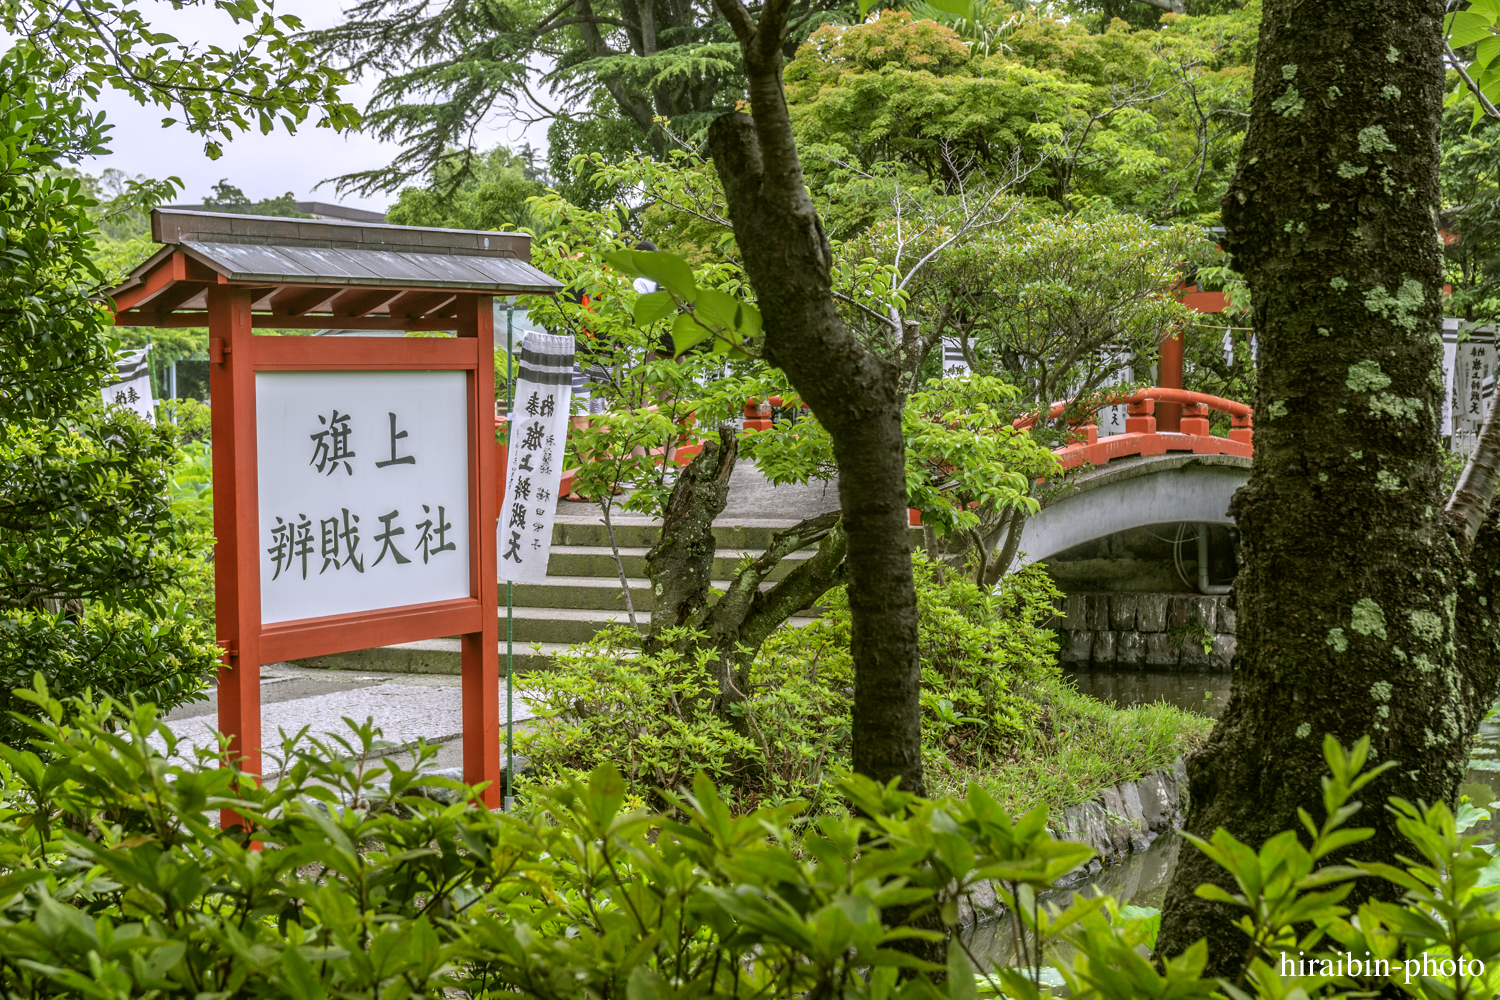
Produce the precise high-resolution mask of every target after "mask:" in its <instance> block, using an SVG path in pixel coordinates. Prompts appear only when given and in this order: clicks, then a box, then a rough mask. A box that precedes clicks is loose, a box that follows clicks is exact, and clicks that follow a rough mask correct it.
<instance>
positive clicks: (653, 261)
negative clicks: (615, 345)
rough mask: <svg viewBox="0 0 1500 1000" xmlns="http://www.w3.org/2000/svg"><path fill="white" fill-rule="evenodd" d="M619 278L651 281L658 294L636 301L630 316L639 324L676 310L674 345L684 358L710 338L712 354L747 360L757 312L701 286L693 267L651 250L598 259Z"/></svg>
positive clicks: (756, 333)
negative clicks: (621, 275) (620, 276)
mask: <svg viewBox="0 0 1500 1000" xmlns="http://www.w3.org/2000/svg"><path fill="white" fill-rule="evenodd" d="M601 256H602V257H603V258H604V260H605V262H606V263H608V264H609V266H610V267H613V268H614V269H615V270H616V271H619V272H620V273H621V274H625V275H629V276H631V277H638V278H649V279H650V280H652V281H654V282H656V284H657V286H658V287H657V290H656V291H654V292H649V293H647V294H645V295H642V296H641V297H640V298H639V299H637V300H636V303H635V307H634V310H633V312H632V315H633V316H634V318H635V321H636V324H637V325H639V326H649V325H650V324H652V323H655V322H657V321H658V320H662V319H665V318H666V317H667V316H668V315H669V314H671V312H672V310H673V309H674V308H675V309H676V310H677V311H678V312H677V319H676V320H675V321H674V322H673V324H672V346H673V350H674V352H675V353H677V354H682V353H683V352H684V351H687V350H689V349H691V348H693V347H695V346H697V345H698V344H700V343H702V342H703V341H705V340H708V339H710V338H712V339H713V347H712V351H711V353H714V354H727V355H729V357H731V358H748V357H750V356H751V352H752V351H754V350H755V342H756V340H757V339H758V338H759V336H760V310H759V309H756V308H755V306H753V305H751V304H750V303H749V302H742V301H740V300H739V299H737V298H735V297H734V296H733V295H730V294H729V293H728V292H725V291H722V290H720V289H717V288H700V287H699V286H698V283H697V281H696V280H695V279H694V278H693V269H692V268H691V267H689V266H688V264H687V261H685V260H683V259H682V258H681V257H678V256H677V255H676V254H670V253H662V252H660V251H652V250H617V251H614V252H612V253H606V254H602V255H601Z"/></svg>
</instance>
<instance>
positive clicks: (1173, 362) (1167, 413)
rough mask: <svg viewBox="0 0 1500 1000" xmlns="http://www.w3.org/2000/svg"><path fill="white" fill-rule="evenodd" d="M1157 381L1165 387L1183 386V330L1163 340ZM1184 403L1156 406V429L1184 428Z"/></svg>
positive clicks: (1174, 429) (1176, 387)
mask: <svg viewBox="0 0 1500 1000" xmlns="http://www.w3.org/2000/svg"><path fill="white" fill-rule="evenodd" d="M1156 381H1157V382H1158V383H1160V387H1161V388H1163V389H1181V388H1182V332H1181V331H1180V330H1179V331H1177V332H1176V333H1173V334H1172V335H1171V336H1169V337H1167V338H1166V339H1165V340H1163V341H1162V342H1161V362H1160V364H1158V365H1157V371H1156ZM1181 419H1182V404H1181V403H1169V402H1165V401H1163V402H1160V403H1158V404H1157V406H1156V429H1157V430H1159V431H1171V432H1177V431H1180V430H1181V429H1182V426H1181Z"/></svg>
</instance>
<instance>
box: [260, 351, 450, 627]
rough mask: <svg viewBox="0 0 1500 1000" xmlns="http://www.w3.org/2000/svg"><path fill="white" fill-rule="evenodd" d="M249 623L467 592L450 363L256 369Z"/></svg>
mask: <svg viewBox="0 0 1500 1000" xmlns="http://www.w3.org/2000/svg"><path fill="white" fill-rule="evenodd" d="M255 405H256V453H257V454H256V460H257V464H258V466H259V477H258V481H259V502H260V537H261V542H260V566H261V573H260V588H261V598H260V600H261V620H262V621H263V622H266V623H271V622H284V621H295V620H300V619H304V618H320V617H323V616H325V615H336V614H347V613H349V612H355V611H372V610H377V609H380V608H394V607H404V606H408V605H412V604H425V603H428V602H430V601H441V600H448V599H451V598H458V597H468V596H470V593H469V456H468V426H467V423H466V419H465V414H466V405H467V382H466V376H465V374H464V373H463V372H459V371H455V372H429V371H374V372H349V371H337V372H258V373H257V374H256V376H255Z"/></svg>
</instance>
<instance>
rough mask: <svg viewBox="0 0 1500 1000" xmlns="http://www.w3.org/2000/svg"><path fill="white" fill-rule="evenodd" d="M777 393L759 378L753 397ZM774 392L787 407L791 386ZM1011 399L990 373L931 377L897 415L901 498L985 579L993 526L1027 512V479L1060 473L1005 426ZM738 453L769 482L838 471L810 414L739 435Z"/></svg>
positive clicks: (1008, 388)
mask: <svg viewBox="0 0 1500 1000" xmlns="http://www.w3.org/2000/svg"><path fill="white" fill-rule="evenodd" d="M776 391H777V390H776V388H775V386H774V385H763V386H761V387H759V388H758V389H757V391H756V394H757V395H760V396H761V397H762V398H765V397H766V396H769V395H771V394H773V392H776ZM782 391H785V392H786V395H784V396H783V397H782V399H783V401H784V402H786V403H787V405H788V406H795V405H796V402H797V400H796V397H795V396H793V395H792V394H791V392H790V390H782ZM1019 396H1020V390H1018V389H1017V388H1016V387H1015V386H1013V385H1010V384H1009V383H1007V382H1004V381H1002V380H1001V379H998V378H993V377H989V376H983V375H973V376H965V377H957V378H944V379H934V380H932V381H930V382H928V383H927V385H926V387H925V388H924V389H923V390H922V391H920V392H917V393H914V394H913V395H912V396H910V397H909V398H908V400H907V403H906V407H905V409H904V410H903V412H902V427H903V431H904V436H905V439H906V491H907V503H908V504H909V505H910V506H911V507H914V508H916V509H917V510H919V511H921V512H922V523H923V524H924V525H929V526H931V527H932V528H933V529H934V530H935V531H936V533H937V535H938V536H939V537H943V538H951V539H952V540H954V541H955V542H956V543H957V546H958V548H959V550H960V551H962V552H965V553H967V555H968V557H969V561H970V562H971V563H972V564H973V565H972V567H971V568H972V571H973V572H974V573H975V574H976V579H982V578H983V576H984V572H985V567H986V566H987V560H988V557H989V554H990V550H991V549H992V548H993V547H994V544H995V541H994V534H995V531H996V530H997V528H998V527H999V526H1000V525H1001V524H1002V523H1003V522H1004V521H1005V520H1006V519H1008V518H1009V517H1010V515H1011V514H1012V513H1013V512H1020V513H1023V514H1026V515H1029V514H1033V513H1035V512H1036V510H1037V501H1036V500H1035V499H1034V498H1033V497H1032V496H1031V492H1032V484H1033V483H1035V482H1036V481H1037V480H1038V479H1042V478H1046V477H1049V476H1052V475H1054V474H1055V473H1056V472H1057V471H1058V467H1057V459H1056V458H1055V457H1054V456H1053V455H1052V453H1051V452H1050V451H1048V450H1047V448H1045V447H1044V446H1043V445H1041V444H1040V443H1038V441H1037V440H1036V439H1035V438H1034V437H1033V436H1032V435H1031V434H1029V433H1027V432H1026V431H1018V430H1015V429H1014V428H1013V427H1012V426H1011V423H1012V421H1013V420H1014V419H1016V418H1017V417H1019V416H1021V415H1022V410H1021V408H1020V407H1019V406H1018V405H1017V400H1018V398H1019ZM740 450H741V454H743V455H744V456H745V457H747V458H750V459H752V460H754V461H755V463H756V466H757V467H758V468H759V469H760V470H761V472H762V473H763V474H764V475H765V477H766V478H767V479H769V480H770V481H771V482H773V483H778V484H779V483H788V482H806V481H808V480H809V479H814V478H818V479H832V478H833V476H834V475H835V474H836V467H835V463H834V460H833V443H832V440H831V439H830V438H829V436H828V432H827V431H826V430H824V429H823V427H822V425H821V424H819V423H818V422H817V420H816V418H806V419H802V420H799V421H797V422H795V423H792V422H786V423H780V424H776V425H774V426H773V427H772V428H771V429H769V430H764V431H749V432H746V433H745V434H744V435H743V437H742V439H741V445H740Z"/></svg>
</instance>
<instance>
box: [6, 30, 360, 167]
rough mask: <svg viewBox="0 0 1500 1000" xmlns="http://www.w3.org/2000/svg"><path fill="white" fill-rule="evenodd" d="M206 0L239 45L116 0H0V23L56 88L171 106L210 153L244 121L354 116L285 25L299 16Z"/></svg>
mask: <svg viewBox="0 0 1500 1000" xmlns="http://www.w3.org/2000/svg"><path fill="white" fill-rule="evenodd" d="M202 3H203V0H185V5H191V6H199V5H201V4H202ZM215 6H216V7H218V8H219V9H220V10H222V11H223V12H224V13H226V14H228V15H229V16H230V17H231V18H232V19H233V20H234V22H235V23H236V24H237V25H243V28H244V34H243V35H242V36H241V43H242V44H241V45H240V46H239V47H236V48H229V49H225V48H220V47H219V46H210V47H207V48H204V47H201V46H195V45H190V44H184V43H182V42H179V41H178V40H177V39H176V38H174V37H172V36H171V35H169V34H166V33H164V32H161V31H157V30H154V29H153V28H152V26H151V24H150V22H149V21H148V20H147V19H146V16H145V15H144V14H143V13H142V12H141V11H140V10H138V9H137V8H135V7H134V6H133V5H132V4H130V3H129V2H119V0H77V2H70V3H59V2H57V0H4V2H3V3H0V29H3V30H4V31H5V33H6V34H7V35H9V36H10V37H12V38H24V39H26V41H25V42H24V43H22V44H21V45H20V46H18V47H20V48H28V49H31V50H32V51H34V52H35V53H36V54H37V56H38V58H39V59H40V60H41V71H42V73H43V74H44V75H45V77H46V78H47V79H48V80H49V81H50V82H51V84H52V86H53V87H55V88H56V89H57V90H58V91H60V92H66V93H68V94H71V95H76V96H75V97H73V98H71V99H74V100H77V99H79V98H87V99H88V100H91V101H94V100H97V99H98V98H99V95H100V93H101V92H102V91H103V89H104V88H106V87H108V88H110V89H113V90H119V91H123V92H124V93H125V94H126V95H128V96H129V97H131V98H132V99H134V100H135V101H136V102H137V103H139V104H141V105H148V104H149V105H155V106H156V107H159V108H163V109H165V110H168V111H171V112H173V113H175V114H176V115H178V116H179V117H178V118H177V119H175V120H174V119H171V118H168V119H165V120H164V124H173V123H177V122H180V123H181V124H183V125H185V126H186V127H187V129H188V131H190V132H192V133H194V134H196V135H201V136H203V137H204V152H205V153H206V154H207V155H208V157H209V158H210V159H217V158H218V157H219V155H220V153H221V152H222V149H223V147H222V144H221V140H225V141H227V140H229V139H230V138H232V137H233V135H234V133H236V132H246V131H249V130H250V129H251V128H252V127H253V128H258V129H259V131H260V132H261V133H262V134H268V133H270V132H271V131H273V130H274V129H275V128H276V126H277V124H280V125H281V126H282V127H283V128H285V129H286V131H287V132H288V133H289V134H290V133H295V132H296V130H297V126H299V125H301V124H303V123H304V122H305V121H306V120H307V118H308V116H309V115H310V114H313V113H317V114H318V115H320V116H321V117H319V118H318V119H317V120H316V122H315V124H316V125H317V126H318V127H319V128H332V129H335V130H337V131H343V130H344V129H347V128H351V127H353V126H355V125H357V124H358V123H359V120H360V116H359V112H358V111H356V110H355V109H354V108H353V107H352V106H351V105H349V104H348V103H346V102H344V101H343V100H342V99H341V98H340V97H339V92H338V88H339V86H340V85H341V84H343V83H345V82H347V81H346V80H345V79H344V77H343V76H342V75H340V74H339V73H338V72H337V71H335V70H333V69H331V68H329V67H328V66H326V65H324V64H323V63H321V62H319V61H318V60H316V59H312V58H310V51H309V46H308V44H307V42H306V41H305V40H299V39H296V38H293V37H292V36H291V35H289V34H288V33H289V32H297V31H299V30H301V28H302V21H301V19H300V18H297V17H295V16H293V15H290V14H284V15H276V14H274V13H272V10H271V4H270V3H264V4H262V3H261V2H259V0H234V2H230V0H218V2H216V3H215ZM100 118H101V119H102V114H101V115H100Z"/></svg>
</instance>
